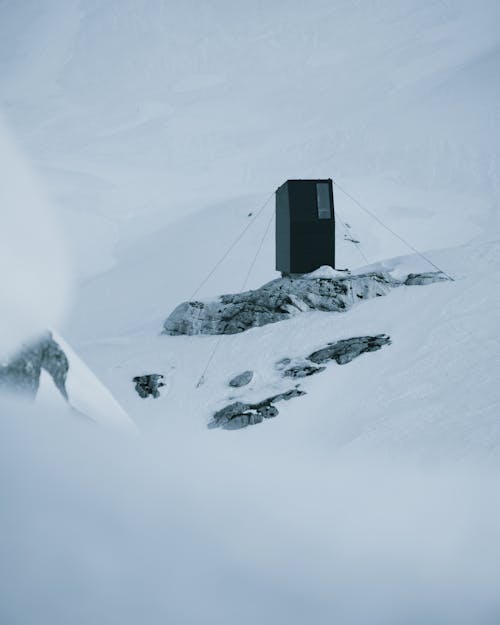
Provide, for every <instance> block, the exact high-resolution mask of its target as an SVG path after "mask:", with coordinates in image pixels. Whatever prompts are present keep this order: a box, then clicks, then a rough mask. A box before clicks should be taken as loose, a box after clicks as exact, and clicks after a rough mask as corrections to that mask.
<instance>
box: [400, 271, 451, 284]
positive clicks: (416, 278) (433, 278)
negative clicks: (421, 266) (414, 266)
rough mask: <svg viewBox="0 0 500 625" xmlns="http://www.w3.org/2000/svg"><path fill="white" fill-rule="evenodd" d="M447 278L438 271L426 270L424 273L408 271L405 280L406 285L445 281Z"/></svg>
mask: <svg viewBox="0 0 500 625" xmlns="http://www.w3.org/2000/svg"><path fill="white" fill-rule="evenodd" d="M447 280H448V278H447V277H446V276H445V275H444V274H443V273H441V272H440V271H428V272H426V273H409V274H408V277H407V278H406V280H405V282H404V283H405V284H406V285H407V286H421V285H425V284H433V283H434V282H446V281H447Z"/></svg>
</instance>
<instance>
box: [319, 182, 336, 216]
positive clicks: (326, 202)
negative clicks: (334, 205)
mask: <svg viewBox="0 0 500 625" xmlns="http://www.w3.org/2000/svg"><path fill="white" fill-rule="evenodd" d="M316 201H317V204H318V219H331V217H332V212H331V210H330V185H329V183H328V182H317V183H316Z"/></svg>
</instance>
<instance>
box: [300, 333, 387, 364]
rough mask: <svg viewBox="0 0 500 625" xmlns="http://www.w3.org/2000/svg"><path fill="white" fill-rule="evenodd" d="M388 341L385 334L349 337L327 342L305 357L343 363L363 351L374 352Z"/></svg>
mask: <svg viewBox="0 0 500 625" xmlns="http://www.w3.org/2000/svg"><path fill="white" fill-rule="evenodd" d="M390 343H391V339H390V337H388V336H387V335H386V334H378V335H377V336H356V337H353V338H351V339H343V340H341V341H336V342H335V343H329V344H328V346H327V347H324V348H323V349H319V350H317V351H315V352H313V353H312V354H310V355H309V356H308V357H307V359H308V360H310V361H312V362H314V363H316V364H323V363H325V362H328V361H329V360H335V361H336V362H337V363H338V364H339V365H345V364H346V363H348V362H351V360H353V359H354V358H356V357H357V356H359V355H360V354H363V353H364V352H375V351H377V350H379V349H380V348H381V347H382V346H383V345H390Z"/></svg>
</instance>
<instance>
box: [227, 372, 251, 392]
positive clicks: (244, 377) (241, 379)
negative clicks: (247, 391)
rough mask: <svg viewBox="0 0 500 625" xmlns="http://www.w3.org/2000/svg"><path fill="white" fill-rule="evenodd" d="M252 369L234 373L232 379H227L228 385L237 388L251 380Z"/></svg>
mask: <svg viewBox="0 0 500 625" xmlns="http://www.w3.org/2000/svg"><path fill="white" fill-rule="evenodd" d="M252 378H253V371H243V373H240V374H239V375H236V376H235V377H234V378H233V379H232V380H229V386H233V387H235V388H239V387H240V386H246V385H247V384H249V383H250V382H251V381H252Z"/></svg>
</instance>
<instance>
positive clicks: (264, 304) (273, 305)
mask: <svg viewBox="0 0 500 625" xmlns="http://www.w3.org/2000/svg"><path fill="white" fill-rule="evenodd" d="M445 279H446V278H445V277H444V276H443V274H441V273H439V272H437V273H425V274H410V275H409V276H408V278H407V279H406V281H400V280H396V279H395V278H393V277H392V276H391V275H390V274H389V273H385V272H370V273H365V274H360V275H350V274H348V275H340V276H339V275H334V276H333V277H314V274H309V275H305V276H300V277H293V278H291V277H284V278H278V279H277V280H273V281H272V282H269V283H267V284H265V285H263V286H262V287H260V288H259V289H256V290H254V291H245V292H243V293H235V294H230V295H221V296H220V297H218V298H216V299H214V300H210V301H206V302H200V301H193V302H184V303H182V304H180V305H179V306H177V308H176V309H175V310H174V311H173V312H172V314H171V315H170V316H169V317H168V318H167V319H166V321H165V322H164V324H163V333H164V334H171V335H179V334H188V335H194V334H236V333H238V332H244V331H245V330H248V329H249V328H253V327H258V326H263V325H266V324H268V323H275V322H277V321H282V320H284V319H288V318H289V317H291V316H294V315H297V314H300V313H302V312H306V311H311V310H321V311H332V312H344V311H346V310H348V309H349V308H351V307H352V306H353V305H354V304H355V303H356V302H359V301H361V300H365V299H370V298H373V297H380V296H382V295H387V293H388V292H389V291H390V290H391V289H393V288H396V287H399V286H402V285H404V284H408V285H414V284H429V283H430V282H439V281H442V280H445Z"/></svg>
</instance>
